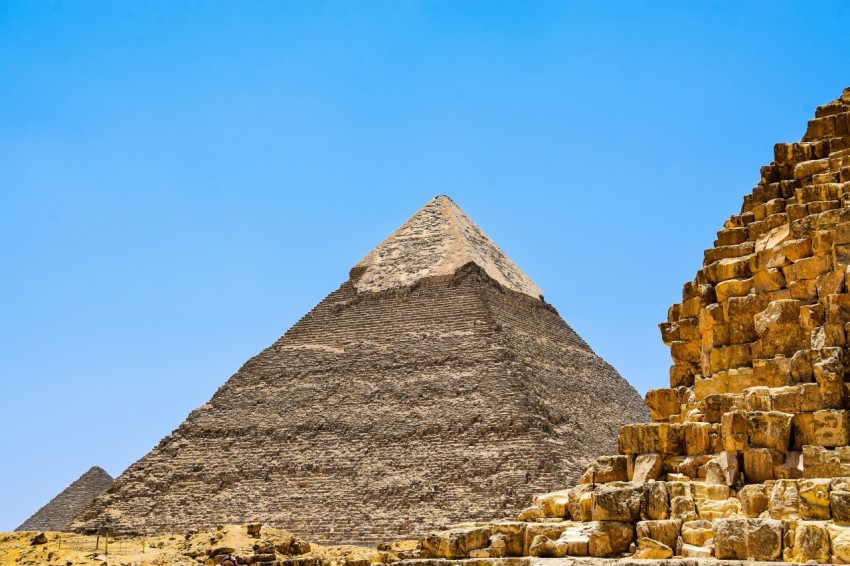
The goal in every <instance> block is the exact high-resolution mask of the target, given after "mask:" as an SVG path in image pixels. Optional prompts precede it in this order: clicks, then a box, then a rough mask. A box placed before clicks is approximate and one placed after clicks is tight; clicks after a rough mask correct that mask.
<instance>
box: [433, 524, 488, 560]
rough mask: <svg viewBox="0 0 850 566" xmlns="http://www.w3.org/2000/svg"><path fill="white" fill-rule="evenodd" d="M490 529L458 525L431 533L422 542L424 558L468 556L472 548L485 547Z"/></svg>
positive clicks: (452, 558) (451, 558)
mask: <svg viewBox="0 0 850 566" xmlns="http://www.w3.org/2000/svg"><path fill="white" fill-rule="evenodd" d="M489 538H490V529H489V528H488V527H480V526H458V527H456V528H452V529H448V530H445V531H439V532H436V533H431V534H429V535H428V536H427V537H425V538H424V539H422V541H421V542H420V545H421V555H422V557H423V558H447V559H450V560H454V559H459V558H466V557H467V556H469V552H470V551H471V550H476V549H480V548H485V547H486V546H487V541H488V539H489Z"/></svg>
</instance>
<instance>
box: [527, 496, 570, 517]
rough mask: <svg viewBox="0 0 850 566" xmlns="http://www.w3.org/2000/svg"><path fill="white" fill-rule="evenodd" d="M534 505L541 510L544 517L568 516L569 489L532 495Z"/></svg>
mask: <svg viewBox="0 0 850 566" xmlns="http://www.w3.org/2000/svg"><path fill="white" fill-rule="evenodd" d="M533 501H534V505H536V506H537V507H539V508H540V509H541V510H542V511H543V516H544V517H559V518H563V517H568V516H569V513H570V511H569V502H570V490H568V489H564V490H561V491H553V492H551V493H544V494H541V495H535V496H534V499H533Z"/></svg>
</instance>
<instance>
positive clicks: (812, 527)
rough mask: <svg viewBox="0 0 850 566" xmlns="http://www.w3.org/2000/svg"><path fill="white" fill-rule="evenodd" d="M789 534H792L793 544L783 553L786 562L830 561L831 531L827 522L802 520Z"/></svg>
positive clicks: (821, 562) (824, 562)
mask: <svg viewBox="0 0 850 566" xmlns="http://www.w3.org/2000/svg"><path fill="white" fill-rule="evenodd" d="M789 534H791V535H792V536H791V538H793V544H792V546H791V547H790V548H786V549H785V552H784V553H783V554H784V559H785V561H786V562H800V563H805V562H810V561H814V562H817V563H818V564H826V563H828V562H829V558H830V554H829V531H828V530H827V526H826V523H815V522H808V521H805V522H804V521H800V522H798V523H797V524H796V526H795V527H794V529H793V530H792V531H790V532H789Z"/></svg>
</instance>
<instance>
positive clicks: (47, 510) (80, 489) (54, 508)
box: [15, 466, 112, 531]
mask: <svg viewBox="0 0 850 566" xmlns="http://www.w3.org/2000/svg"><path fill="white" fill-rule="evenodd" d="M110 485H112V476H110V475H109V474H107V473H106V472H105V471H104V470H103V468H99V467H97V466H94V467H92V468H90V469H89V471H87V472H86V473H84V474H83V475H81V476H80V477H79V479H77V481H75V482H74V483H72V484H71V485H69V486H68V487H66V488H65V489H64V490H63V491H62V493H60V494H59V495H57V496H56V497H54V498H53V499H51V500H50V502H49V503H48V504H47V505H45V506H44V507H42V508H41V509H39V510H38V511H36V513H35V514H34V515H33V516H32V517H30V518H29V519H27V520H26V521H24V523H23V524H22V525H21V526H20V527H18V528H17V529H15V530H16V531H64V530H66V529H67V528H68V525H69V524H70V523H71V520H72V519H73V518H74V517H75V516H76V515H77V514H78V513H79V512H80V511H82V510H83V508H84V507H85V506H86V505H88V504H89V503H91V502H92V500H93V499H94V498H95V497H97V496H98V495H100V494H101V493H103V492H104V491H106V490H107V489H108V488H109V486H110Z"/></svg>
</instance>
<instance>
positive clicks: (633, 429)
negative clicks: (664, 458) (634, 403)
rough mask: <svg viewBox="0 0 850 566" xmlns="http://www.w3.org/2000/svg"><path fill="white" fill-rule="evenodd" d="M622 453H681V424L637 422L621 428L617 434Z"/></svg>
mask: <svg viewBox="0 0 850 566" xmlns="http://www.w3.org/2000/svg"><path fill="white" fill-rule="evenodd" d="M617 447H618V451H619V452H620V454H647V453H650V452H658V453H661V454H680V453H681V452H682V435H681V425H673V424H668V423H637V424H630V425H625V426H623V427H621V428H620V433H619V435H618V436H617Z"/></svg>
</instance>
